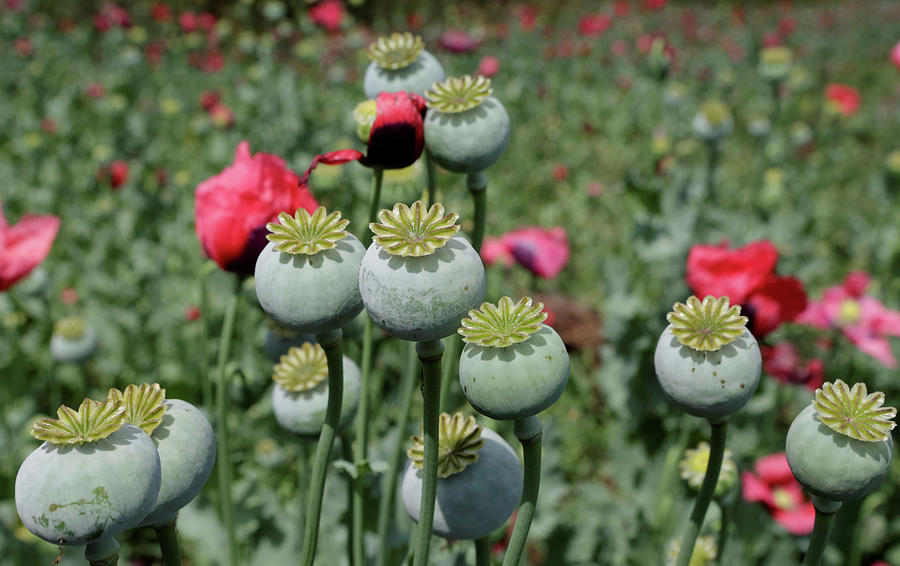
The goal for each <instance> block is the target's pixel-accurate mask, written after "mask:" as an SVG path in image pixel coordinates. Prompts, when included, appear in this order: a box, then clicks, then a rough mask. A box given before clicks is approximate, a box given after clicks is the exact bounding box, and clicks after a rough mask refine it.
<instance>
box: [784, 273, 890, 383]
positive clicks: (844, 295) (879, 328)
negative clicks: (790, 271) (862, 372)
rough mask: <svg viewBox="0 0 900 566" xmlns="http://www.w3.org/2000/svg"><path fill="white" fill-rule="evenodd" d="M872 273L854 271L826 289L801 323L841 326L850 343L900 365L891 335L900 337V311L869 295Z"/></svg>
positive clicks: (802, 317)
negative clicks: (870, 274) (867, 291)
mask: <svg viewBox="0 0 900 566" xmlns="http://www.w3.org/2000/svg"><path fill="white" fill-rule="evenodd" d="M868 286H869V275H868V274H867V273H864V272H862V271H854V272H852V273H850V274H849V275H847V277H846V278H845V279H844V282H843V283H842V284H840V285H836V286H834V287H829V288H828V289H825V292H824V293H822V298H821V299H820V300H818V301H810V302H809V304H808V305H807V307H806V310H804V311H803V312H802V313H801V314H800V316H798V317H797V322H799V323H801V324H808V325H810V326H815V327H817V328H823V329H829V328H839V329H840V330H841V332H843V333H844V336H846V337H847V339H848V340H850V342H851V343H852V344H853V345H854V346H856V347H857V348H859V350H860V351H861V352H863V353H864V354H868V355H870V356H872V357H873V358H875V359H876V360H878V361H879V362H881V363H882V364H884V365H885V366H887V367H889V368H895V367H897V359H896V358H895V357H894V353H893V351H892V350H891V344H890V342H889V341H888V339H887V337H888V336H900V311H894V310H890V309H888V308H886V307H885V306H884V305H883V304H882V303H881V302H880V301H879V300H877V299H875V298H874V297H871V296H869V295H865V294H864V293H865V290H866V288H867V287H868Z"/></svg>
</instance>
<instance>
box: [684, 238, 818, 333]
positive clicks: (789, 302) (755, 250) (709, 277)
mask: <svg viewBox="0 0 900 566" xmlns="http://www.w3.org/2000/svg"><path fill="white" fill-rule="evenodd" d="M777 261H778V251H777V250H776V249H775V246H774V245H772V243H771V242H769V241H767V240H762V241H759V242H753V243H750V244H747V245H746V246H744V247H741V248H736V249H733V250H730V249H728V246H727V244H724V243H723V244H722V245H719V246H707V245H697V246H693V247H692V248H691V251H690V252H689V253H688V259H687V270H686V273H685V279H686V281H687V284H688V286H689V287H690V288H691V290H692V291H693V292H694V294H695V295H697V296H698V297H705V296H706V295H712V296H715V297H728V298H729V300H730V302H731V303H732V304H739V305H741V306H742V307H743V312H744V314H746V315H747V316H748V317H749V318H750V325H749V327H750V331H751V332H753V335H754V336H756V337H757V338H762V337H763V336H765V335H766V334H768V333H769V332H771V331H773V330H775V329H776V328H778V326H779V325H781V323H782V322H788V321H792V320H794V319H795V318H796V317H797V316H798V315H799V314H800V313H801V312H803V309H804V308H806V291H804V289H803V284H802V283H801V282H800V281H799V280H797V279H795V278H793V277H781V276H778V275H776V274H775V264H776V262H777Z"/></svg>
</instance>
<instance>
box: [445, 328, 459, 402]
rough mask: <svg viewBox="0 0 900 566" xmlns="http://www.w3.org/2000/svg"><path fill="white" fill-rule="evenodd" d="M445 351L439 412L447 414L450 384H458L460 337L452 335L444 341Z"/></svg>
mask: <svg viewBox="0 0 900 566" xmlns="http://www.w3.org/2000/svg"><path fill="white" fill-rule="evenodd" d="M446 342H447V343H446V347H447V351H446V352H445V357H446V358H447V363H446V364H444V376H443V378H442V379H441V412H442V413H449V412H450V410H451V408H450V406H449V404H450V384H451V383H452V382H453V381H456V382H457V383H459V350H460V345H461V343H462V336H460V335H459V334H452V335H450V336H448V337H447V339H446Z"/></svg>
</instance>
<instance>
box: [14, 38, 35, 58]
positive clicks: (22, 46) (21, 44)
mask: <svg viewBox="0 0 900 566" xmlns="http://www.w3.org/2000/svg"><path fill="white" fill-rule="evenodd" d="M13 49H15V50H16V53H18V54H19V55H21V56H22V57H28V56H29V55H31V40H30V39H28V38H27V37H17V38H16V40H15V42H13Z"/></svg>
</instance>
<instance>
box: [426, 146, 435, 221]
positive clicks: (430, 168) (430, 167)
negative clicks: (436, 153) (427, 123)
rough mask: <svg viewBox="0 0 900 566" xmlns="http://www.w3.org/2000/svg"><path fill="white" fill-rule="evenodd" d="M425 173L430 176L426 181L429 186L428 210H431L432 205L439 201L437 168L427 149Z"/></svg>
mask: <svg viewBox="0 0 900 566" xmlns="http://www.w3.org/2000/svg"><path fill="white" fill-rule="evenodd" d="M425 172H426V173H427V175H428V177H427V181H426V183H427V186H428V208H431V205H432V204H434V201H435V199H437V166H436V165H435V163H434V158H433V157H431V153H429V151H428V150H427V149H426V150H425Z"/></svg>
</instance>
